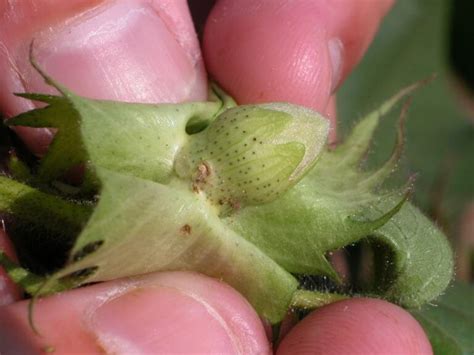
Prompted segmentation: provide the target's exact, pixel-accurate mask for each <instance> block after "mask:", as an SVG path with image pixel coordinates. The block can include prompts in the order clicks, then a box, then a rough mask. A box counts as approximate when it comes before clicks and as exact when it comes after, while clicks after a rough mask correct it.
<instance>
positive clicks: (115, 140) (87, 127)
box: [7, 85, 221, 182]
mask: <svg viewBox="0 0 474 355" xmlns="http://www.w3.org/2000/svg"><path fill="white" fill-rule="evenodd" d="M56 86H57V85H56ZM57 88H59V89H60V90H61V91H62V93H63V96H62V97H60V96H46V95H39V94H19V96H22V97H25V98H29V99H32V100H36V101H41V102H44V103H47V104H49V105H48V106H47V107H45V108H40V109H36V110H32V111H28V112H25V113H23V114H20V115H18V116H16V117H14V118H12V119H9V120H8V121H7V124H8V125H10V126H30V127H54V128H57V129H58V132H57V134H56V136H55V138H54V140H53V142H52V144H51V146H50V148H49V150H48V153H47V154H46V156H45V157H44V158H43V159H42V160H41V165H40V168H39V177H40V179H42V180H43V181H46V182H49V181H52V180H54V179H57V178H60V177H61V176H62V175H63V174H64V173H66V172H67V171H68V170H69V169H71V168H72V167H74V166H77V165H80V164H88V165H91V166H93V167H103V168H107V169H111V170H114V171H120V172H123V173H127V174H132V175H134V176H139V177H142V178H146V179H149V180H153V181H162V182H164V181H167V180H169V178H170V176H171V174H172V171H173V163H174V160H175V156H176V154H177V152H178V151H179V149H180V148H181V147H182V146H183V145H185V144H186V142H187V140H188V134H187V133H186V126H187V124H188V122H189V121H191V123H192V124H197V122H208V121H211V120H212V119H213V117H214V114H216V113H217V112H218V110H219V108H220V106H221V103H219V102H202V103H188V104H179V105H175V104H157V105H151V104H135V103H121V102H115V101H101V100H91V99H86V98H82V97H79V96H77V95H75V94H73V93H72V92H70V91H69V90H67V89H65V88H62V87H60V86H57Z"/></svg>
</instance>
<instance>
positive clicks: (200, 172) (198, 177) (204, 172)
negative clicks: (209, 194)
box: [192, 161, 212, 192]
mask: <svg viewBox="0 0 474 355" xmlns="http://www.w3.org/2000/svg"><path fill="white" fill-rule="evenodd" d="M211 175H212V169H211V166H210V165H209V163H208V162H207V161H201V162H200V163H199V164H198V166H197V168H196V173H195V174H194V177H193V184H192V187H193V191H194V192H199V191H201V190H202V187H203V185H206V184H207V182H208V179H209V177H210V176H211Z"/></svg>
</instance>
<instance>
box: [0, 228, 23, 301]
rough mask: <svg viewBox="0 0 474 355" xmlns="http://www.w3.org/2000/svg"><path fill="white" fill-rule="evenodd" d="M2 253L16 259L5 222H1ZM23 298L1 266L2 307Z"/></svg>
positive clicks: (0, 248) (0, 294) (0, 290)
mask: <svg viewBox="0 0 474 355" xmlns="http://www.w3.org/2000/svg"><path fill="white" fill-rule="evenodd" d="M0 251H1V252H3V253H5V254H6V255H8V256H9V257H10V258H11V259H16V256H15V252H14V251H13V246H12V244H11V242H10V239H9V238H8V236H7V233H6V232H5V228H4V226H3V221H1V220H0ZM20 298H21V292H20V289H19V288H18V287H17V286H16V285H15V284H14V283H13V281H12V280H11V279H10V278H9V277H8V275H7V274H6V273H5V271H4V270H3V268H2V267H1V266H0V306H4V305H6V304H10V303H13V302H15V301H17V300H19V299H20Z"/></svg>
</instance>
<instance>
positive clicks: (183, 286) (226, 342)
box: [0, 272, 270, 354]
mask: <svg viewBox="0 0 474 355" xmlns="http://www.w3.org/2000/svg"><path fill="white" fill-rule="evenodd" d="M34 312H35V313H34V320H35V324H36V327H37V328H38V330H39V331H40V332H41V334H42V337H37V336H35V335H34V334H33V333H32V331H31V329H30V328H29V326H28V322H27V304H26V303H25V302H21V303H17V304H14V305H10V306H7V307H4V308H0V333H1V334H4V335H5V337H0V352H2V353H3V352H4V351H5V352H7V350H10V352H13V353H15V352H14V351H12V349H13V350H15V351H16V350H18V349H21V351H23V353H36V352H39V351H41V349H44V348H45V347H46V346H48V347H51V348H53V349H55V353H58V354H60V353H140V354H148V353H189V352H195V353H243V354H253V353H262V354H268V353H269V352H270V350H269V344H268V341H267V339H266V335H265V332H264V329H263V326H262V324H261V322H260V319H259V317H258V316H257V314H256V313H255V311H254V310H253V309H252V308H251V306H250V305H249V304H248V303H247V301H246V300H245V299H244V298H243V297H242V296H241V295H240V294H238V293H237V292H236V291H235V290H233V289H232V288H230V287H229V286H227V285H226V284H224V283H222V282H219V281H217V280H215V279H211V278H209V277H205V276H202V275H199V274H196V273H185V272H166V273H159V274H150V275H147V276H142V277H137V278H133V279H122V280H114V281H111V282H107V283H102V284H97V285H94V286H91V287H85V288H81V289H77V290H74V291H71V292H66V293H63V294H59V295H56V296H53V297H48V298H44V299H41V300H39V301H38V302H37V304H36V306H35V310H34ZM21 339H24V341H21ZM7 353H8V352H7Z"/></svg>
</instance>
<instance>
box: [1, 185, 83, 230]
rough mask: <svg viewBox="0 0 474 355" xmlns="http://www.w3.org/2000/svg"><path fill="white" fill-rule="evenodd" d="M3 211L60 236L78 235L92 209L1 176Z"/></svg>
mask: <svg viewBox="0 0 474 355" xmlns="http://www.w3.org/2000/svg"><path fill="white" fill-rule="evenodd" d="M0 211H1V212H5V213H9V214H12V215H13V216H14V217H16V218H17V219H18V220H19V221H21V222H26V223H30V224H34V225H36V226H39V227H41V228H44V229H46V230H48V231H50V232H54V233H57V234H59V235H65V234H67V235H71V234H74V235H76V234H77V233H79V232H80V231H81V230H82V228H83V227H84V225H85V223H86V222H87V221H88V219H89V217H90V215H91V213H92V208H91V206H89V205H82V204H78V203H74V202H71V201H66V200H63V199H62V198H60V197H58V196H53V195H49V194H47V193H44V192H41V191H39V190H37V189H35V188H32V187H30V186H28V185H25V184H22V183H20V182H17V181H15V180H12V179H9V178H7V177H4V176H0Z"/></svg>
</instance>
